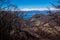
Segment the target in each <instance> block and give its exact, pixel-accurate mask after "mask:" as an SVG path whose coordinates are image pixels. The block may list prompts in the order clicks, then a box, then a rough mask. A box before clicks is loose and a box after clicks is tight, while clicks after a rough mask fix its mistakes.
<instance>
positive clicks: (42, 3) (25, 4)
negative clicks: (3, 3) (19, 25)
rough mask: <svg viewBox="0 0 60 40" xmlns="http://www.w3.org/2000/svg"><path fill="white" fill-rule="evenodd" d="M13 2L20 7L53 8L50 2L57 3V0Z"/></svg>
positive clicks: (18, 0)
mask: <svg viewBox="0 0 60 40" xmlns="http://www.w3.org/2000/svg"><path fill="white" fill-rule="evenodd" d="M11 2H12V3H13V4H15V5H17V6H18V7H19V8H46V7H50V8H52V7H53V6H52V5H51V4H50V3H49V2H52V3H54V4H55V3H56V0H11Z"/></svg>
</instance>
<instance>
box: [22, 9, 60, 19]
mask: <svg viewBox="0 0 60 40" xmlns="http://www.w3.org/2000/svg"><path fill="white" fill-rule="evenodd" d="M57 11H60V10H51V13H55V12H57ZM23 12H24V13H26V16H24V18H25V19H29V18H31V17H32V16H33V15H35V14H45V15H47V14H49V10H43V11H39V10H32V11H23Z"/></svg>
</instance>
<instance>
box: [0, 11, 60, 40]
mask: <svg viewBox="0 0 60 40" xmlns="http://www.w3.org/2000/svg"><path fill="white" fill-rule="evenodd" d="M0 40H60V12H56V13H52V14H48V15H44V14H37V15H34V16H33V17H32V18H30V19H29V20H24V19H23V18H19V17H18V16H16V15H15V14H14V13H12V12H8V11H1V12H0Z"/></svg>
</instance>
